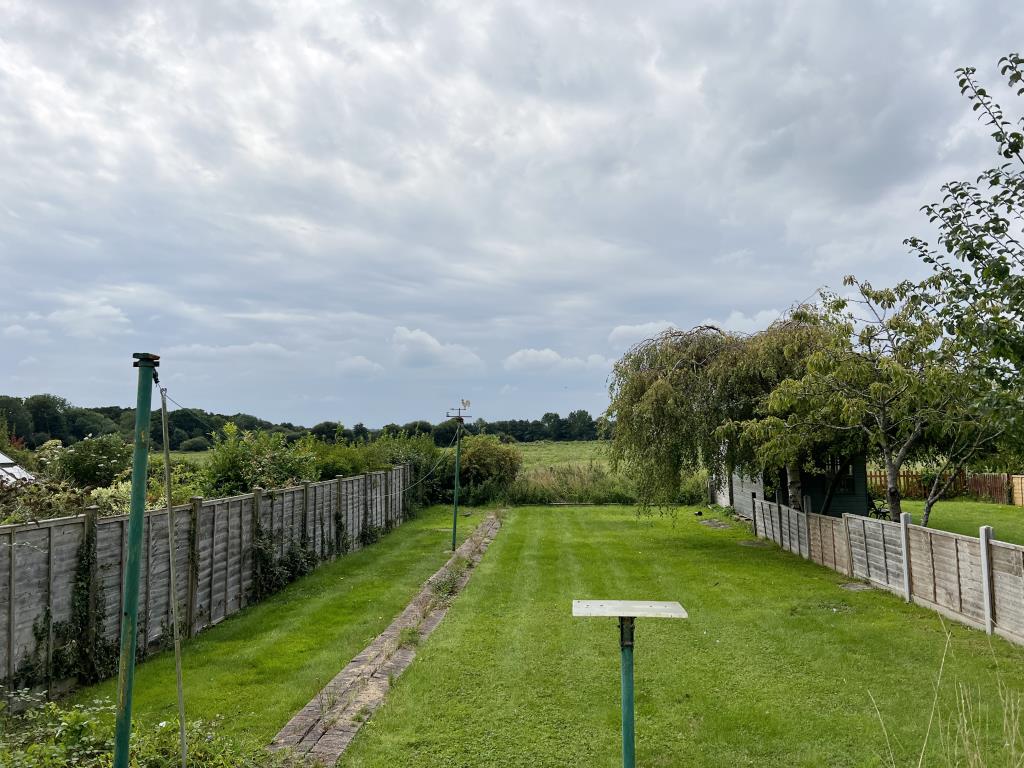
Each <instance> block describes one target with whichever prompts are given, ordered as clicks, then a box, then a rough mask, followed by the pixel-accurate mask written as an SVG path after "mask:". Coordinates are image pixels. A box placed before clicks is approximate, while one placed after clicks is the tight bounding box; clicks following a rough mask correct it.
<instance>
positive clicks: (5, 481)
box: [0, 453, 35, 485]
mask: <svg viewBox="0 0 1024 768" xmlns="http://www.w3.org/2000/svg"><path fill="white" fill-rule="evenodd" d="M25 480H35V478H34V477H33V476H32V473H31V472H28V471H27V470H25V469H24V468H22V467H20V466H18V465H17V464H16V463H15V462H14V459H12V458H11V457H10V456H8V455H7V454H4V453H0V485H9V484H11V483H17V482H22V481H25Z"/></svg>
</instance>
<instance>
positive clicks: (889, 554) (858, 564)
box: [843, 515, 904, 593]
mask: <svg viewBox="0 0 1024 768" xmlns="http://www.w3.org/2000/svg"><path fill="white" fill-rule="evenodd" d="M843 519H844V520H845V521H846V532H847V536H848V540H849V545H850V559H851V572H852V574H853V575H854V576H856V577H857V578H861V579H865V580H866V581H870V582H872V583H874V584H878V585H879V586H881V587H885V588H886V589H890V590H895V591H899V592H901V593H902V591H903V589H904V584H903V547H902V544H901V542H900V526H899V524H898V523H890V522H885V521H883V520H873V519H871V518H867V517H862V516H860V515H843Z"/></svg>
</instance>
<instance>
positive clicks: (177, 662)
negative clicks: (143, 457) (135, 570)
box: [153, 371, 188, 768]
mask: <svg viewBox="0 0 1024 768" xmlns="http://www.w3.org/2000/svg"><path fill="white" fill-rule="evenodd" d="M153 378H154V381H155V382H156V384H157V385H158V386H159V383H160V382H159V380H158V379H157V378H156V376H155V371H154V377H153ZM160 411H161V416H162V419H161V421H162V422H163V425H162V426H163V438H164V490H165V492H166V496H167V558H168V562H169V569H168V576H169V579H170V584H169V586H170V593H171V599H170V603H171V625H172V627H173V631H174V674H175V682H176V683H177V689H178V738H179V739H180V741H181V768H187V765H188V742H187V740H186V738H185V687H184V682H183V680H182V674H181V631H180V629H179V626H178V581H177V569H176V568H175V565H174V560H175V557H174V554H175V550H176V539H177V536H176V533H175V526H174V505H173V504H172V503H171V441H170V429H169V428H168V424H167V422H168V419H167V387H160Z"/></svg>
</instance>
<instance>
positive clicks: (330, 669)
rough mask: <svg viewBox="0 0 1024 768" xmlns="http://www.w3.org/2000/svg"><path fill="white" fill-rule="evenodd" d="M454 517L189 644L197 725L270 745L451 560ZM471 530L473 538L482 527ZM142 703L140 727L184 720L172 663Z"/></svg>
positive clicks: (162, 667)
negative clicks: (217, 724)
mask: <svg viewBox="0 0 1024 768" xmlns="http://www.w3.org/2000/svg"><path fill="white" fill-rule="evenodd" d="M450 514H451V510H450V508H442V507H437V508H432V509H430V510H425V511H424V512H422V513H421V514H420V516H419V517H417V518H416V519H414V520H412V521H409V522H407V523H404V524H403V525H402V526H400V527H399V528H397V529H396V530H395V531H393V532H392V533H390V534H389V535H387V536H385V537H384V538H383V539H381V541H380V542H378V543H376V544H374V545H373V546H371V547H367V548H365V549H363V550H360V551H358V552H355V553H353V554H350V555H347V556H345V557H342V558H339V559H338V560H336V561H334V562H331V563H325V564H323V565H322V566H321V567H320V568H318V569H317V570H316V571H315V572H314V573H312V574H310V575H309V576H306V577H305V578H303V579H300V580H299V581H297V582H295V583H293V584H291V585H289V586H288V587H286V588H285V589H284V590H282V591H281V592H280V593H278V594H276V595H274V596H273V597H271V598H269V599H267V600H265V601H263V602H262V603H259V604H257V605H253V606H250V607H248V608H246V609H245V610H244V611H242V612H241V613H239V614H236V615H235V616H233V617H232V618H230V619H228V620H226V621H224V622H222V623H221V624H219V625H217V626H216V627H213V628H211V629H209V630H207V631H205V632H203V633H201V634H200V635H198V636H197V637H196V638H194V639H193V640H191V641H189V642H188V643H186V644H185V646H184V658H183V661H184V675H185V705H186V712H187V716H188V717H189V718H190V719H197V718H201V719H206V720H209V719H212V718H215V717H218V716H219V717H223V718H224V722H223V724H222V726H221V729H222V730H223V731H224V732H227V733H228V734H230V735H233V736H236V737H238V738H239V739H241V740H244V741H247V742H249V743H251V744H254V745H259V746H262V745H264V744H267V743H269V741H270V739H272V738H273V736H274V734H275V733H276V732H277V731H278V729H280V727H281V726H282V725H284V723H285V722H286V721H287V720H288V718H289V717H290V716H291V715H292V714H293V713H294V712H295V711H296V710H298V709H299V708H300V707H301V706H302V705H303V704H305V703H306V702H307V701H309V699H310V698H311V697H312V696H313V695H314V694H315V693H316V691H317V690H319V689H320V688H321V687H322V686H323V685H324V683H325V682H326V681H327V680H329V679H330V678H331V677H332V676H333V675H334V674H335V673H336V672H337V670H338V669H339V668H341V667H342V666H344V665H345V664H346V663H347V662H348V661H349V660H350V659H351V658H352V657H353V656H354V655H355V654H356V653H357V652H358V651H359V649H360V648H362V647H363V646H365V645H366V643H367V642H369V641H370V640H371V639H372V638H373V637H375V636H376V635H377V634H379V633H380V632H381V630H382V629H383V628H384V627H385V626H387V624H388V623H389V622H390V621H391V619H392V618H393V617H394V616H395V615H396V614H398V613H399V612H400V611H401V610H402V608H403V607H404V606H405V605H406V604H407V603H408V601H409V599H410V598H411V596H412V595H413V594H415V592H416V591H417V589H418V588H419V587H420V585H421V584H422V583H423V581H424V580H425V579H426V578H427V577H428V576H429V575H430V574H431V573H433V572H434V571H435V570H436V569H437V568H438V567H439V566H440V565H441V564H442V563H443V562H444V561H445V560H446V559H447V557H448V555H449V553H448V552H447V546H448V544H449V543H450V534H449V533H447V531H450V528H448V527H447V526H446V525H445V523H446V521H447V520H450ZM475 514H476V513H475ZM461 527H462V529H463V530H462V531H461V533H460V538H465V536H466V535H467V534H468V532H469V531H471V530H472V528H473V527H474V526H472V525H464V526H461ZM115 685H116V681H113V680H109V681H106V682H104V683H101V684H99V685H96V686H92V687H89V688H85V689H83V690H81V691H79V692H77V693H76V694H75V697H74V698H75V699H76V700H78V701H89V700H91V699H93V698H96V697H107V698H111V697H112V696H113V693H114V688H115ZM134 701H135V705H134V709H135V713H136V716H137V719H138V721H139V722H143V723H144V722H146V721H150V722H152V721H156V720H162V719H173V718H174V716H175V709H176V705H175V696H174V664H173V657H172V656H171V655H169V654H160V655H158V656H156V657H154V658H152V659H150V660H148V661H146V662H145V663H143V664H140V665H139V667H138V670H137V672H136V687H135V696H134Z"/></svg>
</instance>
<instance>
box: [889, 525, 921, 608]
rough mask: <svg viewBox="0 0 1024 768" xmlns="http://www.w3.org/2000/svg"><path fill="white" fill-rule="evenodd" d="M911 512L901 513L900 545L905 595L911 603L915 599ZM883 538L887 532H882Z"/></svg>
mask: <svg viewBox="0 0 1024 768" xmlns="http://www.w3.org/2000/svg"><path fill="white" fill-rule="evenodd" d="M909 525H910V513H909V512H901V513H900V546H901V547H902V549H903V597H904V599H905V600H906V601H907V602H908V603H909V602H912V601H913V599H914V592H913V585H912V584H911V583H910V528H909V527H908V526H909ZM882 536H883V539H884V537H885V533H884V532H883V533H882Z"/></svg>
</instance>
